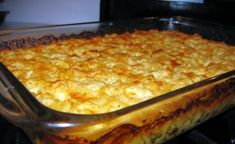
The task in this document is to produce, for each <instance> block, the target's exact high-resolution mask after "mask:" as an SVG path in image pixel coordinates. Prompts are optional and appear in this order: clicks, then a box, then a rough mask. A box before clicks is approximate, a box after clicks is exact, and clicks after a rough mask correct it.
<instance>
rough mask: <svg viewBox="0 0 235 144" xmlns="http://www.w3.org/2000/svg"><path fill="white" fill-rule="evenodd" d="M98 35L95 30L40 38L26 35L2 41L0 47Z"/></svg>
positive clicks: (48, 42)
mask: <svg viewBox="0 0 235 144" xmlns="http://www.w3.org/2000/svg"><path fill="white" fill-rule="evenodd" d="M96 35H98V34H96V33H93V32H82V33H80V34H70V35H66V34H61V35H60V36H59V37H56V36H54V35H45V36H43V37H40V38H33V37H25V38H20V39H14V40H9V41H3V42H0V49H16V48H30V47H35V46H37V45H40V44H42V45H48V44H50V43H52V42H55V41H59V40H65V39H71V38H85V39H89V38H92V37H94V36H96Z"/></svg>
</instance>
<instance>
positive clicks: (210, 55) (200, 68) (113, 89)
mask: <svg viewBox="0 0 235 144" xmlns="http://www.w3.org/2000/svg"><path fill="white" fill-rule="evenodd" d="M0 60H1V61H2V62H3V63H4V64H5V65H6V66H7V67H8V68H9V69H10V70H11V71H12V72H13V73H14V74H15V75H16V77H17V78H18V79H19V80H20V81H21V82H22V83H23V84H24V85H25V86H26V87H27V88H28V89H29V90H30V92H31V93H32V94H33V95H34V96H35V97H36V98H37V99H38V100H39V101H40V102H42V103H43V104H45V105H46V106H48V107H50V108H52V109H55V110H58V111H63V112H69V113H79V114H97V113H105V112H111V111H115V110H119V109H121V108H124V107H127V106H130V105H134V104H137V103H140V102H143V101H145V100H148V99H151V98H153V97H156V96H158V95H161V94H164V93H167V92H170V91H173V90H175V89H179V88H181V87H185V86H187V85H190V84H193V83H196V82H199V81H201V80H204V79H207V78H210V77H213V76H216V75H219V74H222V73H225V72H228V71H231V70H234V69H235V48H234V47H233V46H229V45H227V44H224V43H221V42H215V41H210V40H205V39H203V38H201V37H200V36H199V35H197V34H194V35H187V34H184V33H181V32H178V31H158V30H149V31H135V32H133V33H124V34H107V35H105V36H95V37H93V38H90V39H85V38H83V39H82V38H80V39H75V38H74V39H66V40H60V41H55V42H53V43H51V44H49V45H38V46H36V47H34V48H27V49H23V48H20V49H14V50H9V49H8V50H1V51H0Z"/></svg>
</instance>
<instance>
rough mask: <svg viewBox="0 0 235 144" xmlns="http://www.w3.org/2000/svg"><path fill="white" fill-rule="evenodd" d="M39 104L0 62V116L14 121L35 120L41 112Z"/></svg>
mask: <svg viewBox="0 0 235 144" xmlns="http://www.w3.org/2000/svg"><path fill="white" fill-rule="evenodd" d="M41 107H42V106H41V104H40V103H39V102H37V100H36V99H35V98H34V97H33V96H32V95H31V93H30V92H29V91H28V90H27V89H26V88H25V87H24V86H23V85H22V84H21V83H20V81H18V79H17V78H16V77H15V76H14V75H13V74H12V73H11V72H10V71H9V70H8V69H7V68H6V67H5V66H4V65H3V64H2V63H1V62H0V114H2V115H3V116H5V117H6V118H8V119H9V120H12V121H15V119H19V117H20V119H21V120H22V119H24V120H27V119H35V118H37V115H38V114H40V113H41V112H42V111H41V110H42V108H41Z"/></svg>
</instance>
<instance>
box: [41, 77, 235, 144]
mask: <svg viewBox="0 0 235 144" xmlns="http://www.w3.org/2000/svg"><path fill="white" fill-rule="evenodd" d="M208 94H209V97H208ZM234 94H235V79H234V78H232V79H229V80H227V81H225V82H223V83H220V84H217V85H215V86H214V87H213V88H212V89H210V91H209V92H208V91H204V93H198V94H197V95H196V98H194V99H192V100H191V101H190V102H189V103H187V104H186V106H185V107H184V108H178V109H176V110H175V111H173V112H171V113H170V114H169V115H168V116H163V117H161V118H158V119H155V120H154V121H153V122H152V123H147V124H145V125H143V126H140V127H138V126H135V125H133V124H123V125H120V126H118V127H116V128H114V129H113V130H112V131H110V132H109V133H107V134H105V135H103V136H102V137H100V138H99V139H97V140H96V141H94V142H89V140H86V139H84V138H76V139H70V138H69V137H65V138H60V137H59V136H45V137H44V138H43V140H42V141H43V142H48V141H50V143H51V144H87V143H92V144H110V143H112V144H120V143H126V142H128V141H130V140H132V139H133V138H135V137H137V136H139V135H143V134H144V135H148V134H150V133H151V132H152V131H153V129H155V128H161V127H162V126H164V124H165V123H166V122H168V121H173V120H175V119H176V118H182V119H183V118H184V116H185V115H186V114H189V113H190V111H192V110H193V109H199V111H200V108H206V109H209V110H213V109H215V108H216V107H219V105H220V104H222V103H223V102H225V101H226V100H229V99H231V97H233V96H234ZM206 95H207V96H206ZM205 97H207V98H205ZM205 117H207V116H203V118H205ZM203 118H200V119H199V120H198V121H197V122H196V123H197V124H199V123H201V122H202V121H204V119H203ZM178 130H179V129H178V128H174V129H172V130H171V131H168V135H174V134H176V133H177V132H178ZM81 139H82V140H81Z"/></svg>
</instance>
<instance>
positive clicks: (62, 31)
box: [0, 17, 235, 144]
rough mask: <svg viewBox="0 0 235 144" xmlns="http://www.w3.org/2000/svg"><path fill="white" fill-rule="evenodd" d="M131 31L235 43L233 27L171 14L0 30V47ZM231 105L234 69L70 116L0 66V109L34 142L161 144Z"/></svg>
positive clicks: (28, 45)
mask: <svg viewBox="0 0 235 144" xmlns="http://www.w3.org/2000/svg"><path fill="white" fill-rule="evenodd" d="M135 29H138V30H143V29H144V30H148V29H160V30H178V31H182V32H185V33H189V34H192V33H198V34H200V35H201V36H202V37H204V38H206V39H212V40H217V41H224V42H226V43H229V44H232V45H233V44H235V29H234V28H232V27H228V26H222V25H218V24H214V23H210V22H205V21H200V20H195V19H189V18H182V17H173V18H146V19H136V20H127V21H119V22H107V23H86V24H71V25H61V26H50V27H42V28H32V29H19V30H8V31H2V32H1V33H0V38H1V39H0V48H18V47H31V46H34V45H37V44H48V43H50V42H51V41H53V40H57V39H64V38H67V37H92V36H93V35H104V34H107V33H124V32H127V31H128V32H131V31H134V30H135ZM234 104H235V70H233V71H230V72H227V73H224V74H221V75H218V76H215V77H213V78H210V79H206V80H203V81H201V82H198V83H195V84H192V85H189V86H186V87H184V88H181V89H178V90H175V91H172V92H169V93H166V94H163V95H161V96H158V97H155V98H153V99H150V100H147V101H144V102H141V103H138V104H135V105H132V106H129V107H126V108H123V109H120V110H117V111H113V112H108V113H104V114H93V115H85V114H70V113H63V112H58V111H54V110H52V109H49V108H47V107H45V106H44V105H42V104H41V103H40V102H38V101H37V100H36V99H35V98H34V97H33V96H32V95H31V93H30V92H29V91H28V90H27V89H26V88H25V87H24V86H23V85H22V84H21V83H20V82H19V81H18V80H17V79H16V78H15V77H14V76H13V75H12V73H11V72H10V71H9V70H8V69H7V68H6V67H5V66H4V65H3V64H0V113H1V114H2V115H3V116H4V117H5V118H6V119H8V120H9V121H10V122H12V123H13V124H15V125H17V126H19V127H21V128H22V129H23V130H24V131H25V132H26V133H27V135H28V136H29V138H30V139H31V140H32V142H33V143H35V144H44V143H51V144H56V143H79V144H80V143H81V144H83V143H97V144H98V143H99V144H106V143H112V144H114V143H116V144H120V143H132V144H135V143H138V144H139V143H149V144H150V143H163V142H165V141H167V140H169V139H171V138H173V137H175V136H177V135H179V134H181V133H183V132H184V131H186V130H188V129H191V128H193V127H195V126H196V125H198V124H200V123H202V122H204V121H206V120H208V119H210V118H212V117H214V116H216V115H218V114H220V113H222V112H223V111H225V110H227V109H229V108H231V107H233V106H234Z"/></svg>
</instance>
